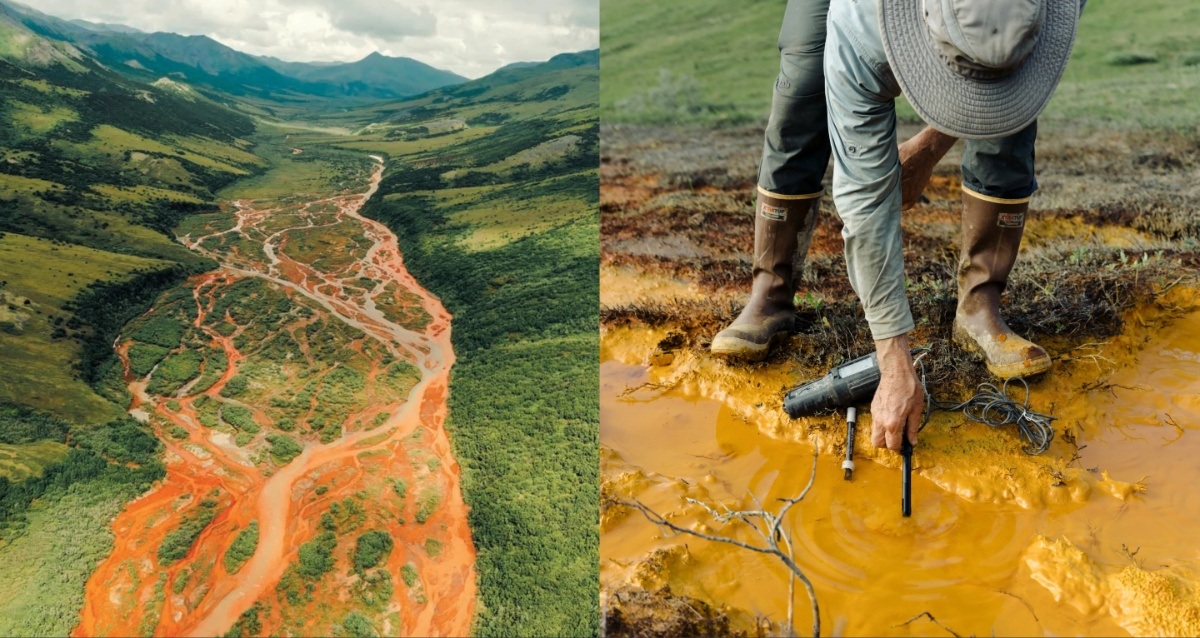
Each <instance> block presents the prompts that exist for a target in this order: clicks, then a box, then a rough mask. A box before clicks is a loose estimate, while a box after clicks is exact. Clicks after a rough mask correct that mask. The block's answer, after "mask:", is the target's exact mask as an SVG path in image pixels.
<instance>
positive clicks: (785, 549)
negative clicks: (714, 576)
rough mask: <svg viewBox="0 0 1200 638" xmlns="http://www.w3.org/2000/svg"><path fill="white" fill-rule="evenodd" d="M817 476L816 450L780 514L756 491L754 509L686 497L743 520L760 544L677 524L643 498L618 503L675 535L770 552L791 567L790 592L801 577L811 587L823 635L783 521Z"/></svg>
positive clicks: (721, 518)
mask: <svg viewBox="0 0 1200 638" xmlns="http://www.w3.org/2000/svg"><path fill="white" fill-rule="evenodd" d="M816 478H817V453H816V452H815V451H814V452H813V468H812V473H811V474H810V475H809V477H808V484H807V485H805V486H804V489H803V490H802V491H801V492H800V495H799V496H796V497H795V498H781V499H779V501H781V502H782V503H783V507H781V508H780V509H779V511H778V512H777V513H772V512H768V511H767V510H766V508H765V507H763V505H762V503H761V502H760V501H759V500H758V497H757V496H755V495H754V494H753V493H751V494H750V498H751V499H753V501H754V504H755V506H756V507H758V509H755V510H731V509H729V508H728V507H725V506H722V507H721V509H720V510H718V509H717V508H715V507H713V506H711V505H709V504H707V503H704V502H702V501H698V500H696V499H693V498H689V499H687V501H688V502H689V503H692V504H694V505H699V506H700V507H702V508H704V509H705V511H707V512H708V514H709V516H711V517H712V519H713V520H714V521H716V522H718V523H722V524H726V523H742V524H744V525H746V526H748V527H749V528H750V529H752V530H754V532H755V533H756V534H757V535H758V537H759V539H761V540H762V544H758V545H756V544H751V543H747V542H744V541H740V540H737V539H735V538H730V537H728V536H718V535H715V534H705V533H703V532H697V531H695V530H692V529H688V528H686V527H681V526H679V525H676V524H675V523H672V522H671V521H669V520H667V518H666V517H665V516H663V515H662V514H659V513H658V512H655V511H654V510H652V509H650V507H649V506H647V505H646V504H645V503H642V502H641V501H637V500H635V501H623V500H617V501H615V502H616V503H617V504H619V505H624V506H625V507H630V508H633V509H636V510H638V511H639V512H641V513H642V516H645V517H646V520H648V521H650V522H651V523H654V524H655V525H657V526H658V527H660V528H664V529H667V530H670V531H672V532H675V533H676V534H687V535H689V536H695V537H697V538H703V539H704V540H709V541H713V542H716V543H725V544H727V545H733V546H735V547H741V548H742V549H748V550H750V551H752V552H758V553H760V554H769V555H772V556H775V557H776V558H778V559H779V560H780V561H781V562H782V563H783V564H784V566H786V567H787V568H788V570H789V572H790V577H789V586H788V591H789V594H791V593H793V592H794V587H795V580H796V579H799V580H800V582H801V583H803V584H804V588H805V589H806V590H808V599H809V602H810V603H811V605H812V615H813V625H812V632H813V636H820V635H821V613H820V607H819V606H818V605H817V594H816V592H815V591H813V586H812V582H810V581H809V580H808V577H807V576H805V575H804V572H802V571H801V570H800V567H799V566H797V565H796V561H795V555H794V551H795V547H794V546H793V545H792V533H791V530H789V529H788V527H787V526H786V525H785V524H784V522H783V521H784V517H785V516H787V513H788V510H790V509H791V508H792V507H793V506H794V505H796V504H797V503H799V502H800V501H802V500H804V497H805V496H806V495H808V492H809V490H811V489H812V486H813V482H814V481H815V480H816ZM793 627H794V624H793V623H792V600H791V599H790V598H789V600H788V628H789V630H792V631H794V630H793V629H792V628H793Z"/></svg>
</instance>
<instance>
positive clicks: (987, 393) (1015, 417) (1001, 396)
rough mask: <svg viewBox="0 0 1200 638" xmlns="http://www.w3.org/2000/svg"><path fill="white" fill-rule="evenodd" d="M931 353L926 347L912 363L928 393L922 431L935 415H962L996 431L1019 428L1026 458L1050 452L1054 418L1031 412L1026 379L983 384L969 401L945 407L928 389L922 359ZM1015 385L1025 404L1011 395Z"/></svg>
mask: <svg viewBox="0 0 1200 638" xmlns="http://www.w3.org/2000/svg"><path fill="white" fill-rule="evenodd" d="M929 352H930V349H929V348H928V347H926V348H925V349H924V351H923V352H921V353H920V354H918V355H917V358H916V360H915V361H914V362H913V363H914V365H916V366H917V369H918V370H920V375H921V389H922V390H923V391H924V392H925V418H924V420H923V421H922V422H921V427H920V428H919V430H923V429H925V426H926V425H927V424H928V423H929V416H930V415H931V414H933V413H934V412H937V411H942V412H959V411H961V412H962V413H963V414H964V415H965V416H966V417H967V418H968V419H971V420H972V421H977V422H979V423H983V424H986V425H989V426H991V427H994V428H998V427H1002V426H1005V425H1012V424H1016V426H1017V430H1018V431H1019V432H1020V433H1021V438H1023V439H1025V453H1026V454H1030V455H1037V454H1041V453H1043V452H1045V451H1046V450H1048V449H1050V442H1051V441H1053V440H1054V427H1053V426H1052V425H1050V423H1051V421H1053V420H1054V417H1052V416H1050V415H1048V414H1041V413H1039V412H1034V411H1033V410H1030V409H1029V384H1028V383H1026V382H1025V380H1024V379H1021V378H1019V377H1014V378H1012V379H1008V380H1007V381H1005V382H1004V384H1003V385H1001V386H1000V387H997V386H996V385H995V384H992V383H981V384H979V387H978V388H976V389H975V394H974V395H973V396H971V398H969V399H967V400H966V401H963V402H962V403H942V402H940V401H935V400H934V398H933V395H932V394H930V393H929V388H928V386H926V385H925V364H924V363H923V362H922V361H921V359H922V358H924V357H925V355H927V354H929ZM1013 382H1019V383H1020V384H1021V387H1022V388H1023V389H1024V390H1025V398H1024V400H1023V401H1016V400H1014V399H1013V398H1012V395H1011V394H1009V388H1008V386H1009V384H1010V383H1013ZM919 430H918V431H919Z"/></svg>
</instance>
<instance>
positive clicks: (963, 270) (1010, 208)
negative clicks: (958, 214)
mask: <svg viewBox="0 0 1200 638" xmlns="http://www.w3.org/2000/svg"><path fill="white" fill-rule="evenodd" d="M962 198H963V214H962V256H961V258H960V260H959V263H958V313H957V314H956V315H955V317H954V341H955V343H957V344H959V345H960V346H962V347H963V348H966V349H967V350H968V351H970V352H974V353H976V354H980V355H982V356H983V358H984V360H986V361H987V367H988V370H990V371H991V372H992V374H994V375H996V376H997V377H1000V378H1001V379H1010V378H1012V377H1030V376H1033V375H1036V374H1041V373H1043V372H1045V371H1046V370H1049V369H1050V355H1048V354H1046V351H1045V350H1043V349H1042V348H1041V346H1038V345H1037V344H1034V343H1031V342H1030V341H1027V340H1025V339H1022V338H1021V337H1019V336H1017V334H1016V333H1014V332H1013V331H1012V330H1011V329H1009V327H1008V325H1006V324H1005V323H1004V320H1003V319H1001V318H1000V293H1002V292H1004V286H1005V284H1006V283H1007V282H1008V274H1009V272H1011V271H1012V267H1013V263H1015V262H1016V260H1017V249H1018V248H1020V246H1021V235H1022V233H1023V232H1024V231H1025V213H1026V212H1028V210H1029V200H1028V199H1025V200H999V199H995V198H991V197H986V198H985V197H984V196H983V195H978V194H975V193H972V192H970V191H967V190H966V189H963V197H962Z"/></svg>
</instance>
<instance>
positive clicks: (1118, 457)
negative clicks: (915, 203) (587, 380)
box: [601, 271, 1200, 635]
mask: <svg viewBox="0 0 1200 638" xmlns="http://www.w3.org/2000/svg"><path fill="white" fill-rule="evenodd" d="M611 272H612V271H610V273H611ZM614 274H615V273H614ZM618 278H619V276H618ZM614 292H616V294H617V296H618V297H619V296H620V295H621V294H623V293H622V292H621V291H620V290H617V291H614ZM605 295H606V296H608V295H609V291H608V290H606V291H605ZM1196 300H1197V295H1196V294H1195V293H1193V292H1190V291H1184V290H1179V289H1175V290H1172V291H1170V292H1169V293H1167V294H1164V295H1163V296H1162V297H1160V303H1159V304H1157V305H1154V306H1152V307H1147V308H1143V309H1139V310H1136V311H1132V312H1131V313H1130V315H1129V317H1128V321H1127V323H1126V325H1127V329H1126V332H1125V333H1124V334H1122V335H1120V336H1118V337H1115V338H1113V339H1111V340H1109V341H1108V342H1105V343H1103V344H1092V345H1090V346H1087V347H1080V348H1077V349H1076V350H1073V351H1071V352H1069V353H1067V354H1066V355H1063V356H1061V357H1059V359H1058V360H1056V361H1055V364H1054V368H1053V370H1052V371H1051V373H1050V374H1048V375H1046V376H1045V378H1043V379H1042V380H1040V381H1038V382H1036V383H1035V384H1034V392H1033V406H1034V408H1035V409H1041V410H1042V411H1051V412H1053V414H1054V415H1056V416H1057V417H1059V420H1058V421H1056V422H1055V427H1056V430H1057V437H1056V439H1055V442H1054V444H1053V446H1052V447H1051V449H1050V451H1048V452H1047V453H1046V454H1045V455H1043V456H1040V457H1029V456H1026V455H1024V454H1022V453H1021V451H1020V445H1019V443H1018V440H1017V434H1016V432H1015V430H1013V429H998V430H990V429H988V428H987V427H986V426H982V425H979V424H976V423H972V422H968V421H966V420H965V419H964V418H963V417H961V416H960V415H958V414H950V415H948V414H945V413H942V414H939V415H937V416H936V417H935V418H934V419H933V420H932V422H931V423H930V425H929V426H928V427H927V428H926V430H925V431H924V432H923V433H922V435H921V439H920V447H918V449H917V451H916V454H915V465H916V470H915V472H914V478H913V498H914V506H913V516H912V518H910V519H904V518H902V517H901V516H900V507H899V505H900V475H899V471H898V465H899V464H898V460H897V456H896V455H894V454H892V453H890V452H886V451H884V452H876V451H874V450H873V449H872V448H871V446H870V443H869V432H870V427H871V426H870V415H863V416H862V417H861V418H860V423H859V437H858V439H857V442H856V457H855V460H856V468H857V469H856V471H855V474H854V480H853V481H852V482H849V483H848V482H846V481H844V480H843V478H842V471H841V469H840V463H841V459H842V456H841V455H842V453H843V451H844V447H843V446H844V438H845V423H844V419H841V418H838V417H825V418H813V419H802V420H798V421H791V420H789V419H787V417H786V416H785V415H784V414H783V412H782V410H781V409H780V408H779V401H780V398H781V395H782V391H783V390H784V389H786V388H787V387H789V386H792V385H794V384H796V383H797V382H798V381H799V380H800V379H799V377H798V375H799V372H800V371H799V370H797V369H796V368H795V367H794V364H791V363H790V362H788V361H778V360H776V361H774V362H772V363H768V364H765V365H762V366H759V367H754V368H753V369H752V370H748V369H747V368H746V367H744V366H743V367H734V366H726V365H725V364H724V363H722V362H720V361H716V360H713V359H711V358H709V357H706V356H703V355H697V354H696V353H694V352H693V351H692V350H690V349H685V350H680V351H678V352H676V353H673V354H672V355H670V356H666V357H664V356H661V354H659V355H658V356H655V345H656V344H657V343H658V342H659V340H660V339H662V338H663V337H664V336H665V335H666V334H667V333H666V331H663V330H650V329H646V328H610V329H606V330H605V331H604V333H603V335H602V351H601V358H602V364H601V422H602V424H603V427H602V428H601V446H602V452H601V454H602V456H601V476H602V492H603V494H604V495H605V497H606V498H612V497H615V498H619V499H632V498H636V499H640V500H641V501H643V502H645V503H646V504H647V505H649V506H650V507H652V508H653V509H655V510H656V511H658V512H660V513H664V514H665V515H667V516H668V517H669V518H670V519H671V520H673V521H674V522H675V523H676V524H679V525H684V526H691V527H692V528H693V529H697V530H700V531H706V532H708V533H721V532H722V529H721V528H720V527H719V526H718V525H717V524H715V523H713V522H712V521H710V520H709V519H708V516H707V514H706V513H705V512H704V511H703V510H702V509H701V508H699V507H698V506H696V505H693V504H690V503H688V502H686V501H685V500H684V499H685V498H686V497H690V498H695V499H699V500H702V501H705V502H709V503H713V504H725V505H729V506H730V507H738V506H740V507H743V508H744V507H750V508H751V509H757V508H756V507H754V506H753V505H752V503H753V502H752V501H751V500H750V498H749V497H748V496H747V494H748V493H753V494H755V495H757V496H758V497H759V498H760V499H762V501H763V502H764V503H767V504H768V509H775V507H774V506H773V505H772V503H774V500H773V499H776V498H780V497H788V496H795V495H796V494H797V493H799V491H800V490H801V489H802V488H803V486H804V484H805V483H806V482H807V480H808V477H809V472H810V471H811V467H812V462H813V460H812V459H813V450H814V447H815V448H816V449H817V450H819V452H820V454H819V458H818V461H817V464H818V467H817V474H816V483H815V486H814V488H813V489H812V491H811V492H809V494H808V496H807V498H806V499H805V500H804V501H803V502H802V503H801V504H800V505H799V506H798V507H796V508H794V509H793V510H792V514H791V515H790V516H789V520H788V521H787V523H788V524H789V525H790V526H791V527H792V530H793V534H794V538H795V543H796V546H797V551H796V556H797V563H798V564H799V566H800V568H801V569H802V570H803V571H804V572H805V573H806V574H807V575H808V577H809V578H810V579H811V580H812V581H813V584H814V586H815V589H816V593H817V597H818V600H819V602H820V605H821V616H822V622H823V629H824V632H825V633H827V634H833V635H949V633H948V632H947V631H946V630H945V629H943V628H940V627H938V626H935V625H934V624H933V623H932V622H931V621H930V620H929V619H928V618H924V617H922V618H921V619H918V620H914V621H913V622H911V623H908V624H905V623H906V621H908V620H909V619H911V618H913V617H914V616H917V615H918V614H921V612H925V611H928V612H930V614H932V616H933V617H935V618H936V619H937V621H938V622H940V623H941V624H942V625H944V627H945V628H948V629H950V630H952V631H954V632H956V633H957V634H958V635H1050V634H1057V635H1069V634H1073V635H1124V634H1126V633H1129V634H1135V635H1136V634H1165V635H1197V634H1198V633H1200V550H1198V549H1197V547H1198V546H1197V544H1196V541H1195V538H1196V537H1195V530H1197V529H1200V489H1197V487H1196V486H1197V485H1200V463H1197V462H1196V459H1197V458H1200V432H1197V430H1200V312H1197V311H1195V310H1194V308H1195V307H1196ZM1189 309H1190V310H1189ZM650 361H654V362H655V364H657V365H651V364H650V363H649V362H650ZM934 392H936V388H935V389H934ZM1066 432H1069V433H1070V434H1065V433H1066ZM724 531H726V532H728V531H729V530H728V529H726V530H724ZM601 533H602V536H601V583H602V586H601V590H602V598H604V597H606V596H607V595H608V594H609V593H611V592H613V591H615V590H617V589H619V588H622V587H634V588H642V589H646V590H649V591H657V590H659V589H660V588H662V587H663V586H667V587H669V590H670V592H671V594H672V595H676V596H690V597H693V598H697V599H700V600H703V601H705V602H708V603H710V604H713V605H714V606H717V607H721V608H723V609H724V611H725V612H726V613H728V614H729V616H730V617H731V618H732V620H733V621H734V628H735V629H739V630H742V631H747V632H750V633H755V632H756V631H757V630H758V629H760V628H762V627H769V633H778V634H784V633H785V632H786V631H787V630H786V629H785V627H784V625H785V623H784V621H785V619H786V610H787V597H788V596H787V591H788V590H787V572H786V570H785V569H784V568H783V567H782V565H781V564H779V563H778V561H777V560H776V559H774V558H773V557H770V556H764V555H760V554H755V553H752V552H749V551H746V550H743V549H738V548H734V547H730V546H726V545H721V544H716V543H713V542H710V541H706V540H702V539H698V538H694V537H689V536H670V535H668V533H664V532H663V531H662V530H660V529H658V528H656V527H655V526H653V525H651V524H650V523H648V522H647V521H646V520H645V519H644V518H643V517H642V516H641V515H640V514H638V513H637V512H635V511H631V510H629V509H626V508H623V507H621V506H617V505H608V506H606V508H605V510H604V511H603V513H602V516H601ZM736 537H737V538H740V539H742V540H744V541H747V542H751V541H755V540H756V538H755V537H753V535H752V534H750V533H745V532H743V533H736ZM796 591H797V594H796V614H795V621H794V626H795V627H796V629H797V631H799V632H801V633H805V632H807V631H808V629H809V627H810V626H811V620H812V619H811V612H810V609H809V604H808V601H807V598H806V597H805V595H804V590H803V588H802V587H799V586H797V588H796ZM607 604H609V601H607V600H602V606H605V605H607ZM764 618H765V620H766V621H767V622H766V623H763V622H762V621H763V620H764Z"/></svg>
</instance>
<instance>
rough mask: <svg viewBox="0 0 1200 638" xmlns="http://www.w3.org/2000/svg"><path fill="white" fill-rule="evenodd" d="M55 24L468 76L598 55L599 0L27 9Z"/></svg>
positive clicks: (258, 0) (106, 1)
mask: <svg viewBox="0 0 1200 638" xmlns="http://www.w3.org/2000/svg"><path fill="white" fill-rule="evenodd" d="M24 2H25V3H26V4H28V5H30V6H32V7H34V8H35V9H37V10H39V11H42V12H44V13H48V14H50V15H53V16H57V17H61V18H67V19H71V18H82V19H84V20H90V21H93V22H109V23H115V24H125V25H128V26H132V27H136V28H138V29H142V30H143V31H170V32H173V33H180V34H184V35H207V36H209V37H211V38H213V39H215V40H218V41H219V42H222V43H223V44H226V45H228V46H230V47H233V48H235V49H238V50H239V51H244V52H246V53H251V54H254V55H271V56H275V57H277V58H281V59H284V60H293V61H333V60H338V61H350V60H357V59H359V58H362V57H364V56H366V55H367V54H369V53H372V52H374V51H379V52H381V53H384V54H386V55H393V56H406V57H411V58H416V59H418V60H420V61H422V62H425V63H426V64H431V65H433V66H435V67H438V68H442V69H449V70H451V71H454V72H456V73H459V74H461V75H465V76H467V77H479V76H482V75H486V74H488V73H490V72H492V71H493V70H495V69H497V68H499V67H501V66H504V65H505V64H508V63H510V62H520V61H532V60H545V59H547V58H549V57H551V56H553V55H555V54H557V53H562V52H564V51H580V50H583V49H593V48H596V47H597V46H599V41H600V29H599V23H600V8H599V2H600V0H443V1H441V2H437V1H436V0H249V1H248V0H125V1H124V2H121V3H114V2H112V1H111V0H24Z"/></svg>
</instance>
